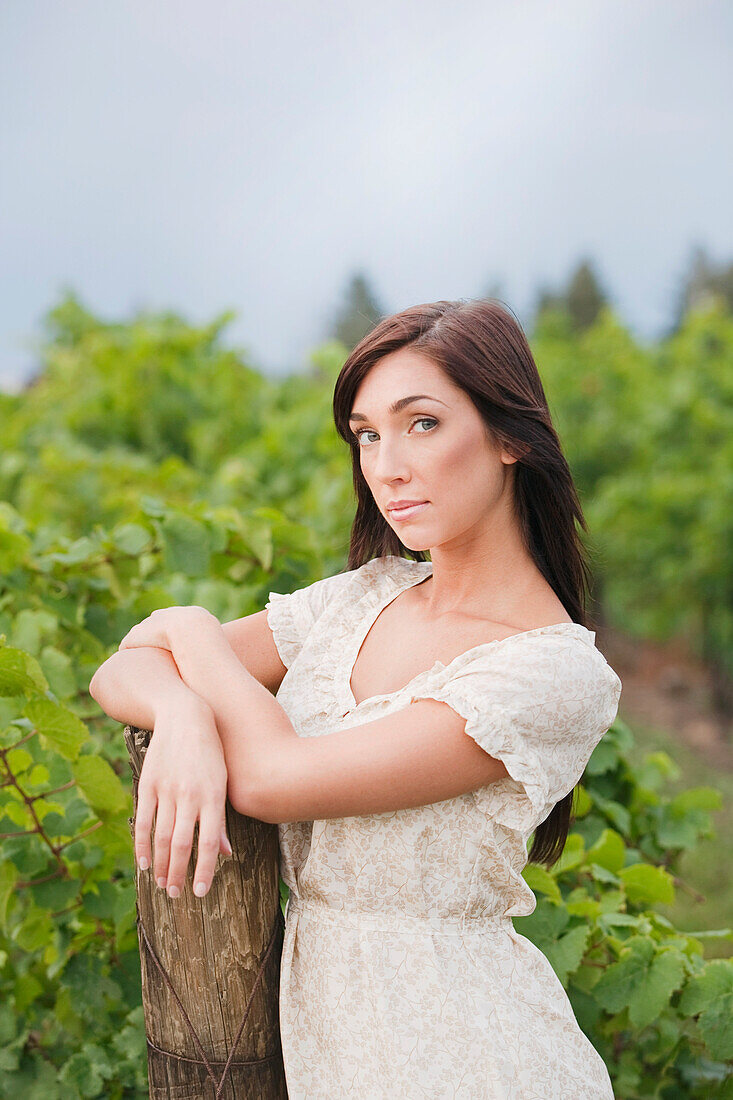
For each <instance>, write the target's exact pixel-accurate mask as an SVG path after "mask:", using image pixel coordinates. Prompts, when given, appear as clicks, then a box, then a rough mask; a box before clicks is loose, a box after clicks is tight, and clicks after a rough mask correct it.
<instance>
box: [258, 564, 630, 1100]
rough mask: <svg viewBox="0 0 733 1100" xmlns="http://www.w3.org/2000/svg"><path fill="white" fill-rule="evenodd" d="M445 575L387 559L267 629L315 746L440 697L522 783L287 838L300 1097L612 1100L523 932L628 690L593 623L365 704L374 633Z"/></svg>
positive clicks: (299, 726)
mask: <svg viewBox="0 0 733 1100" xmlns="http://www.w3.org/2000/svg"><path fill="white" fill-rule="evenodd" d="M431 572H432V562H427V561H426V562H416V561H412V560H411V559H407V558H401V557H396V556H391V555H390V556H385V557H380V558H373V559H372V560H371V561H369V562H367V563H366V564H365V565H363V566H361V567H360V568H358V569H354V570H350V571H348V572H345V573H339V574H336V575H335V576H333V577H326V578H325V579H323V580H320V581H316V582H315V584H311V585H309V586H307V587H306V588H301V589H298V590H297V591H295V592H293V593H290V594H282V593H278V592H270V594H269V595H270V598H269V601H268V603H267V605H266V606H267V608H268V623H269V625H270V628H271V630H272V632H273V636H274V639H275V644H276V645H277V648H278V651H279V653H280V655H281V657H282V660H283V663H284V664H285V665H286V667H287V672H286V674H285V676H284V678H283V681H282V684H281V686H280V689H279V691H278V694H277V699H278V702H279V703H280V704H281V705H282V707H283V708H284V710H285V711H286V713H287V714H288V716H289V718H290V720H291V721H292V723H293V725H294V727H295V729H296V731H297V733H298V735H299V736H301V737H322V736H325V735H327V734H328V733H331V732H334V731H335V730H338V729H343V728H346V727H350V726H357V725H360V724H362V723H364V722H370V721H373V720H374V719H376V718H379V717H381V716H383V715H386V714H392V713H394V712H395V711H399V710H400V709H401V708H403V707H406V706H408V705H409V703H410V702H411V701H412V700H413V699H425V698H431V699H438V700H443V701H445V702H446V703H448V704H449V705H450V706H451V707H452V708H453V709H454V710H455V711H457V713H458V714H460V715H461V716H462V717H463V718H465V719H466V733H467V734H468V735H469V736H470V737H473V738H474V739H475V740H476V741H477V742H478V744H480V745H481V746H482V748H484V749H485V750H486V751H487V752H488V753H489V754H490V755H491V756H494V757H496V758H498V759H500V760H503V761H504V764H505V766H506V768H507V771H508V772H509V776H510V777H505V778H503V779H501V780H495V781H493V782H492V783H489V784H488V785H487V786H485V787H481V788H480V789H478V790H475V791H472V792H470V793H468V794H464V795H461V796H459V797H457V798H449V799H445V800H444V801H441V802H434V803H431V804H429V805H426V806H418V807H413V808H410V809H405V810H397V811H392V812H388V813H378V814H367V815H364V816H354V817H343V818H335V819H329V820H324V821H300V822H289V823H285V824H280V825H279V826H278V830H279V837H280V851H281V875H282V878H283V879H284V881H285V882H286V884H287V886H288V887H289V890H290V895H289V898H288V903H287V908H286V913H285V917H286V927H285V939H284V944H283V952H282V961H281V970H280V1030H281V1037H282V1047H283V1057H284V1063H285V1072H286V1079H287V1087H288V1095H289V1098H290V1100H341V1098H342V1097H359V1098H360V1100H413V1098H414V1100H418V1098H419V1100H427V1098H430V1100H449V1098H452V1097H460V1098H461V1100H554V1098H557V1100H614V1097H613V1090H612V1087H611V1080H610V1077H609V1075H608V1071H607V1069H606V1066H605V1064H604V1062H603V1060H602V1059H601V1057H600V1055H599V1054H598V1052H597V1051H596V1050H595V1048H594V1047H593V1046H592V1044H591V1042H590V1041H589V1039H588V1038H587V1037H586V1036H585V1034H584V1033H583V1032H582V1031H581V1029H580V1027H579V1025H578V1022H577V1020H576V1018H575V1015H574V1013H573V1010H572V1006H571V1004H570V1001H569V1000H568V997H567V994H566V992H565V990H564V988H563V986H562V984H561V982H560V980H559V979H558V977H557V975H556V974H555V972H554V970H553V969H552V967H551V965H550V963H549V962H548V960H547V959H546V957H545V956H544V955H543V954H542V952H541V951H540V950H539V949H538V948H537V947H535V946H534V944H533V943H532V942H531V941H530V940H528V939H527V938H526V937H525V936H521V935H520V934H519V933H518V932H516V931H515V930H514V926H513V924H512V919H511V918H512V917H513V916H524V915H526V914H529V913H531V912H532V911H533V910H534V908H535V905H536V899H535V896H534V894H533V893H532V891H531V890H530V888H529V887H528V886H527V884H526V883H525V881H524V879H523V878H522V875H521V871H522V869H523V867H524V866H525V865H526V862H527V840H528V838H529V835H530V834H531V832H532V831H533V830H534V829H535V828H536V826H537V825H538V824H539V823H540V822H541V821H543V820H544V819H545V818H546V817H547V816H548V814H549V813H550V811H551V809H552V807H553V806H554V805H555V803H556V802H558V801H559V800H560V799H561V798H563V797H564V796H565V795H566V794H568V793H569V792H570V791H571V790H572V789H573V787H574V786H575V785H576V783H577V782H578V781H579V779H580V777H581V775H582V773H583V771H584V769H585V766H586V764H587V762H588V759H589V757H590V755H591V752H592V751H593V749H594V748H595V746H596V745H597V744H598V742H599V741H600V739H601V738H602V737H603V735H604V733H605V732H606V731H607V730H608V728H609V726H610V725H611V723H612V722H613V720H614V718H615V716H616V713H617V709H618V700H619V696H620V693H621V681H620V680H619V678H618V676H617V675H616V673H615V672H614V671H613V669H612V668H611V667H610V665H609V664H608V663H607V662H606V660H605V658H604V657H603V656H602V654H601V653H600V651H599V650H598V649H597V648H596V646H595V643H594V639H595V634H594V632H593V631H590V630H587V629H586V628H585V627H583V626H580V625H579V624H577V623H557V624H555V625H552V626H543V627H537V628H536V629H534V630H528V631H524V632H523V633H520V634H515V635H513V636H512V637H510V638H504V639H501V640H498V641H494V642H486V643H484V644H482V645H478V646H474V647H472V648H471V649H469V650H467V651H466V652H465V653H462V654H460V656H458V657H456V658H455V659H454V660H452V661H450V663H449V664H443V663H442V662H441V661H436V662H435V664H434V665H433V667H432V668H430V669H427V670H426V671H425V672H423V673H421V674H419V675H418V676H416V677H414V678H413V679H412V680H411V681H410V682H409V683H408V684H406V685H405V686H404V687H403V688H402V689H401V690H400V691H396V692H390V693H389V694H386V695H375V696H372V697H371V698H368V699H364V700H362V702H361V703H359V704H357V703H356V701H355V699H354V697H353V695H352V692H351V689H350V680H351V672H352V669H353V667H354V664H355V662H356V657H357V654H358V652H359V649H360V648H361V644H362V642H363V641H364V639H365V637H366V635H367V633H368V631H369V629H370V627H371V626H372V624H373V623H374V621H375V620H376V618H377V616H378V615H379V613H380V612H381V611H382V609H383V608H385V607H386V606H387V604H389V603H390V602H391V601H392V600H394V599H395V598H396V597H397V596H398V595H399V593H400V592H403V591H404V590H405V589H407V588H409V587H411V586H412V585H415V584H418V583H419V582H420V581H422V580H424V579H425V578H426V577H428V576H429V575H430V574H431Z"/></svg>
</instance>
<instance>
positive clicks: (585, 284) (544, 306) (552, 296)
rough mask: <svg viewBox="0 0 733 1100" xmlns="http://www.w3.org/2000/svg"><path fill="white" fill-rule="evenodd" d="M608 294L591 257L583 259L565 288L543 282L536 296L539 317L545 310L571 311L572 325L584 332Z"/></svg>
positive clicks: (568, 312)
mask: <svg viewBox="0 0 733 1100" xmlns="http://www.w3.org/2000/svg"><path fill="white" fill-rule="evenodd" d="M607 301H608V295H607V293H606V291H605V290H604V289H603V287H602V286H601V283H600V281H599V279H598V276H597V275H596V273H595V271H594V269H593V265H592V263H591V261H590V260H587V259H584V260H581V261H580V263H579V264H578V266H577V267H576V269H575V271H574V272H573V273H572V275H571V276H570V278H569V279H568V282H567V284H566V286H565V288H564V289H563V290H560V291H556V290H553V289H551V288H550V287H547V286H543V287H541V288H540V289H539V291H538V292H537V296H536V307H535V319H536V318H537V317H538V316H539V315H540V314H541V313H543V312H544V311H545V310H550V309H552V310H559V311H561V312H564V313H567V314H568V316H569V318H570V322H571V327H572V328H573V329H574V330H575V331H576V332H582V331H583V330H584V329H587V328H590V326H591V325H592V324H593V323H594V321H595V320H596V318H597V316H598V314H599V312H600V310H601V308H602V307H603V306H604V305H606V303H607Z"/></svg>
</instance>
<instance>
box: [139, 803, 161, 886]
mask: <svg viewBox="0 0 733 1100" xmlns="http://www.w3.org/2000/svg"><path fill="white" fill-rule="evenodd" d="M157 802H158V796H157V794H156V793H155V791H154V789H153V788H152V787H150V786H149V785H148V784H147V783H141V784H140V785H139V786H138V791H137V812H136V814H135V859H136V860H137V863H138V866H139V867H140V870H141V871H147V869H148V867H150V866H151V865H152V862H153V859H152V855H151V846H150V832H151V829H152V827H153V814H154V813H155V807H156V805H157Z"/></svg>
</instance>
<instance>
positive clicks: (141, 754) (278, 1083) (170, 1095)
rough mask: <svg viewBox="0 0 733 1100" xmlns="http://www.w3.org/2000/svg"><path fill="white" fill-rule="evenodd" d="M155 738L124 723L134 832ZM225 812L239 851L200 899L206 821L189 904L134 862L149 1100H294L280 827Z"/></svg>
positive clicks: (188, 885)
mask: <svg viewBox="0 0 733 1100" xmlns="http://www.w3.org/2000/svg"><path fill="white" fill-rule="evenodd" d="M151 737H152V733H151V731H150V730H141V729H138V728H137V727H136V726H126V727H125V743H126V745H127V748H128V751H129V754H130V765H131V768H132V783H133V806H134V808H133V816H132V818H131V819H130V830H131V833H132V834H133V836H134V821H135V815H136V814H137V787H138V780H139V776H140V771H141V769H142V764H143V760H144V758H145V751H146V749H147V746H148V744H149V743H150V738H151ZM226 816H227V835H228V836H229V839H230V841H231V844H232V848H233V856H232V858H231V859H221V858H220V859H219V864H218V867H217V870H216V872H215V874H214V879H213V882H212V884H211V888H210V890H209V891H208V893H207V894H206V895H205V896H204V897H203V898H197V897H196V895H195V894H194V893H193V871H194V868H195V866H196V859H197V850H198V824H197V825H196V828H195V831H194V840H193V852H192V857H191V860H190V861H189V866H188V870H187V874H186V881H185V883H184V887H183V890H182V891H181V895H180V897H178V898H175V899H173V898H169V897H168V895H167V893H166V892H165V891H164V890H161V889H160V888H159V887H158V886H157V885H156V883H155V879H154V877H153V870H152V868H151V869H149V870H147V871H141V870H139V868H138V867H137V865H135V876H136V886H137V929H138V941H139V944H140V962H141V973H142V994H143V1010H144V1014H145V1030H146V1034H147V1040H148V1076H149V1086H150V1097H151V1100H210V1098H211V1100H286V1098H287V1089H286V1084H285V1072H284V1068H283V1061H282V1049H281V1045H280V1026H279V1012H278V997H279V984H280V956H281V952H282V942H283V929H284V920H283V916H282V910H281V907H280V893H279V862H278V861H279V854H278V837H277V826H276V825H271V824H268V823H267V822H263V821H258V820H256V819H254V818H249V817H243V816H242V815H240V814H238V813H236V811H234V810H233V809H232V807H231V806H230V805H229V804H228V803H227V807H226ZM146 940H147V942H146ZM148 945H149V946H148ZM268 947H269V955H268V957H267V959H266V961H265V962H264V968H263V969H262V973H261V975H260V977H259V981H258V972H259V971H260V967H261V964H262V962H263V960H264V959H265V955H266V953H267V951H268ZM151 949H152V951H154V952H155V955H156V956H157V958H158V960H159V963H160V966H161V967H162V969H163V971H164V972H165V974H167V975H168V977H169V979H170V983H171V984H172V986H173V990H175V993H176V994H177V995H178V997H179V998H180V1002H181V1004H180V1005H179V1004H178V1003H177V1001H176V997H175V995H174V993H173V992H172V991H171V989H170V988H169V986H168V984H167V982H166V981H165V978H164V977H163V975H162V974H161V971H160V970H159V968H158V966H157V965H156V963H155V961H154V958H153V955H152V951H151ZM250 998H251V1004H250V1006H249V1011H248V1015H247V1018H246V1021H245V1023H244V1028H243V1030H241V1034H239V1033H240V1028H241V1025H242V1021H243V1019H244V1017H245V1013H246V1012H247V1005H248V1002H249V1001H250ZM184 1012H185V1013H186V1014H187V1015H188V1016H189V1018H190V1025H189V1024H188V1023H187V1022H186V1018H185V1015H184ZM194 1033H195V1035H194ZM238 1034H239V1038H238ZM195 1036H197V1037H198V1042H197V1041H196V1037H195ZM199 1044H200V1045H199ZM230 1057H231V1062H230V1065H229V1068H228V1070H227V1072H226V1075H225V1077H224V1079H223V1080H222V1075H223V1073H224V1070H225V1066H226V1063H227V1060H228V1059H229V1058H230ZM206 1061H208V1063H209V1067H210V1068H209V1067H207V1065H206ZM210 1070H211V1072H210ZM215 1082H216V1083H215Z"/></svg>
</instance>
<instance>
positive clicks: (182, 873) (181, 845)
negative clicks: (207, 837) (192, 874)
mask: <svg viewBox="0 0 733 1100" xmlns="http://www.w3.org/2000/svg"><path fill="white" fill-rule="evenodd" d="M197 816H198V815H197V813H196V810H195V809H194V807H193V806H192V805H191V804H187V803H185V802H180V801H179V802H178V804H177V805H176V821H175V825H174V826H173V837H172V839H171V852H170V859H169V862H168V881H167V883H166V889H167V891H168V893H169V894H170V896H171V897H172V898H177V897H178V896H179V895H180V893H181V891H182V890H183V883H184V882H185V879H186V871H187V870H188V861H189V859H190V858H191V848H192V847H193V827H194V825H195V824H196V818H197Z"/></svg>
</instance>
